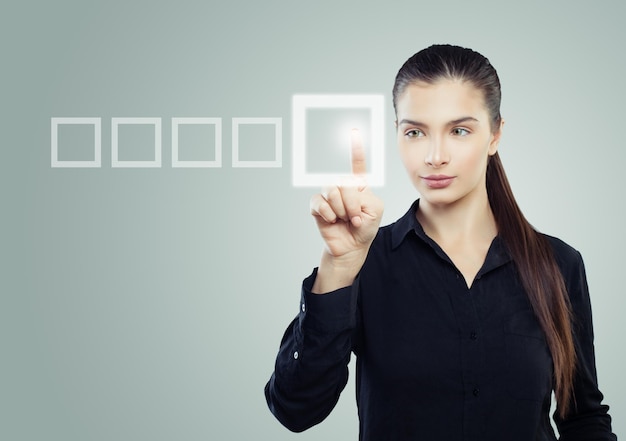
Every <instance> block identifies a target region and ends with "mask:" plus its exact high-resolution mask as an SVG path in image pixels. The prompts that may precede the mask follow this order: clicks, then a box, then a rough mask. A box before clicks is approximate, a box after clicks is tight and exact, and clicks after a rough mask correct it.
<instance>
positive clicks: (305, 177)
mask: <svg viewBox="0 0 626 441" xmlns="http://www.w3.org/2000/svg"><path fill="white" fill-rule="evenodd" d="M355 108H358V109H368V110H369V113H370V127H369V129H370V133H371V138H370V143H369V144H370V155H369V157H370V162H369V164H368V168H369V170H370V172H368V173H367V174H366V176H365V177H366V179H367V182H368V185H370V186H372V187H382V186H383V185H384V182H385V149H384V108H385V97H384V95H293V97H292V159H293V176H292V184H293V186H294V187H323V186H325V185H332V184H335V183H337V182H338V181H339V180H340V179H341V178H342V176H341V175H338V174H335V173H309V172H307V166H306V156H307V155H306V151H307V145H306V140H307V134H306V111H307V110H308V109H355ZM346 135H347V136H349V133H347V134H346ZM346 148H349V146H346Z"/></svg>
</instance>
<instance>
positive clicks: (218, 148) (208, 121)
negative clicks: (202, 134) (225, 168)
mask: <svg viewBox="0 0 626 441" xmlns="http://www.w3.org/2000/svg"><path fill="white" fill-rule="evenodd" d="M181 124H189V125H214V126H215V159H214V160H213V161H204V160H200V161H181V160H180V159H178V126H179V125H181ZM221 166H222V118H172V167H205V168H211V167H214V168H220V167H221Z"/></svg>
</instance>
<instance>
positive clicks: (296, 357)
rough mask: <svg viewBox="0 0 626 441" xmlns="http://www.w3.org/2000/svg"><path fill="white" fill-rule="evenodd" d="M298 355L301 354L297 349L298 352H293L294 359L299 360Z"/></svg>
mask: <svg viewBox="0 0 626 441" xmlns="http://www.w3.org/2000/svg"><path fill="white" fill-rule="evenodd" d="M298 356H299V354H298V351H296V352H294V353H293V359H294V360H297V359H298Z"/></svg>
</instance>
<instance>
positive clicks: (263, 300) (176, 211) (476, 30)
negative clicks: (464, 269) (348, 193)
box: [0, 0, 626, 441]
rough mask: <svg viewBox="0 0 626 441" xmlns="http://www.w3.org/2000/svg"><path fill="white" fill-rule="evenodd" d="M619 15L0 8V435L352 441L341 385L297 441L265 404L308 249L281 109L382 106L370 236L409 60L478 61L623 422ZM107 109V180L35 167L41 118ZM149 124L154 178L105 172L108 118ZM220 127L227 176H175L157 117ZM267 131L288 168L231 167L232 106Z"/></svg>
mask: <svg viewBox="0 0 626 441" xmlns="http://www.w3.org/2000/svg"><path fill="white" fill-rule="evenodd" d="M624 12H626V11H625V7H624V6H623V3H622V2H619V1H617V0H615V1H601V0H600V1H593V2H592V1H580V0H578V1H573V2H572V1H570V2H566V1H545V2H532V1H530V2H526V1H525V2H521V1H518V2H510V3H505V2H501V1H489V2H466V1H455V2H434V1H432V2H419V1H412V2H387V3H386V4H384V5H383V4H382V2H381V3H375V4H368V3H364V2H362V1H359V2H316V3H315V4H314V3H311V2H303V1H281V2H277V1H264V2H254V1H245V2H236V1H234V2H229V3H228V4H226V3H217V2H206V1H205V2H177V3H176V4H175V3H174V2H171V3H170V4H169V5H164V4H158V5H157V4H156V3H154V2H148V1H144V2H130V4H126V3H125V2H119V1H111V2H106V3H105V2H97V3H95V2H78V1H75V2H67V1H64V2H59V1H57V2H43V1H38V2H19V3H18V2H15V1H5V2H3V4H2V7H1V8H0V47H1V50H0V54H1V60H2V61H1V66H2V69H1V73H0V78H1V81H0V100H1V101H0V134H1V136H2V148H1V150H0V155H1V156H0V158H1V159H0V167H1V172H0V196H1V199H0V200H1V203H2V217H1V219H2V220H1V222H2V228H1V229H0V272H1V274H0V357H1V358H0V439H2V440H7V441H13V440H20V441H21V440H29V441H30V440H33V441H34V440H47V441H50V440H59V441H60V440H64V441H79V440H80V441H83V440H97V441H99V440H102V441H105V440H107V441H110V440H151V441H157V440H174V439H176V440H189V441H191V440H218V439H219V440H245V439H267V440H289V439H300V440H313V439H315V440H320V439H333V440H335V439H342V440H348V439H357V432H358V420H357V417H356V408H355V404H354V386H353V384H352V381H351V382H350V383H349V385H348V387H347V389H346V391H345V392H344V395H343V396H342V398H341V400H340V402H339V404H338V406H337V408H336V409H335V411H334V412H333V413H332V414H331V416H330V417H329V418H328V419H327V420H326V421H325V422H324V423H323V424H321V425H320V426H317V427H315V428H313V429H311V430H310V431H308V432H307V433H304V434H302V435H294V434H291V433H290V432H288V431H287V430H286V429H284V428H282V427H281V426H280V425H279V423H278V422H277V421H275V420H274V418H273V417H272V415H271V414H270V413H269V411H268V410H267V408H266V405H265V400H264V397H263V386H264V384H265V382H266V380H267V379H268V378H269V376H270V374H271V371H272V367H273V362H274V357H275V355H276V352H277V349H278V344H279V341H280V338H281V336H282V333H283V330H284V328H285V327H286V325H287V324H288V322H289V321H290V320H291V318H292V317H293V316H294V315H295V314H296V313H297V311H298V300H299V286H300V282H301V279H302V278H303V277H304V276H306V275H308V273H309V272H310V270H311V268H312V267H313V266H315V265H316V264H317V260H318V257H319V255H320V251H321V240H320V239H319V237H318V234H317V232H316V229H315V227H314V224H313V221H312V220H311V219H310V216H309V214H308V200H309V197H310V195H311V193H312V192H313V191H314V190H313V189H294V188H292V186H291V167H290V160H291V152H290V134H291V123H290V121H291V117H290V114H291V102H290V100H291V96H292V94H294V93H382V94H385V95H386V97H387V108H386V116H387V119H388V124H387V128H388V130H387V133H386V140H387V148H386V152H387V153H386V185H385V187H383V188H380V189H378V190H377V192H378V194H379V195H380V196H381V197H382V198H383V199H384V200H385V203H386V212H385V218H384V221H383V222H384V223H389V222H391V221H393V220H395V219H396V218H397V217H399V216H400V215H402V214H403V213H404V212H405V210H406V209H407V208H408V206H409V204H410V203H411V202H412V201H413V199H414V198H416V196H417V195H416V193H415V190H414V189H413V187H412V186H411V184H410V182H409V180H408V178H407V177H406V175H405V173H404V169H403V168H402V165H401V163H400V161H399V158H398V155H397V153H396V149H395V138H394V132H393V115H392V108H391V96H390V90H391V87H392V83H393V78H394V75H395V73H396V72H397V69H398V68H399V67H400V65H401V64H402V63H403V62H404V60H405V59H406V58H408V57H409V56H410V55H412V54H413V53H414V52H415V51H417V50H418V49H421V48H422V47H425V46H427V45H430V44H432V43H439V42H450V43H456V44H461V45H464V46H469V47H472V48H474V49H476V50H478V51H480V52H482V53H484V54H485V55H487V56H488V57H489V58H490V60H491V61H492V63H493V64H494V65H495V66H496V68H497V69H498V72H499V74H500V77H501V80H502V83H503V105H502V111H503V115H504V117H505V119H506V120H507V123H506V126H505V132H504V137H503V140H502V143H501V147H500V151H501V154H502V157H503V161H504V164H505V167H506V168H507V171H508V174H509V177H510V180H511V181H512V185H513V188H514V190H515V193H516V196H517V198H518V201H519V203H520V204H521V206H522V208H523V209H524V211H525V213H526V215H527V217H528V218H529V219H530V220H531V222H532V223H533V224H534V225H535V226H536V227H538V228H539V229H540V230H542V231H544V232H547V233H549V234H552V235H556V236H559V237H561V238H562V239H564V240H565V241H567V242H569V243H570V244H571V245H573V246H574V247H576V248H577V249H578V250H580V251H581V252H582V254H583V256H584V258H585V262H586V265H587V271H588V277H589V284H590V288H591V293H592V301H593V307H594V313H595V331H596V352H597V364H598V371H599V377H600V385H601V388H602V390H603V391H604V392H605V395H606V401H607V403H609V404H610V405H611V406H612V414H613V417H614V430H615V431H616V432H617V433H620V432H622V433H623V432H624V428H625V427H626V423H625V419H626V382H625V381H624V378H623V372H624V370H625V369H624V368H625V366H624V335H626V320H624V312H625V310H626V308H625V306H626V300H625V297H624V293H623V285H624V282H623V278H624V263H623V252H624V249H625V248H626V237H625V235H624V232H623V231H624V230H623V228H624V227H623V226H624V222H625V219H624V216H625V214H624V210H623V208H622V204H623V195H622V191H623V188H624V185H623V177H624V173H623V172H624V168H625V166H626V150H625V149H624V146H623V144H624V127H623V126H624V109H625V105H626V86H625V83H624V78H626V58H625V57H624V55H623V43H624V42H625V41H626V28H625V27H624V22H623V17H624ZM66 116H86V117H89V116H98V117H102V123H103V126H102V164H103V165H102V167H101V168H99V169H87V168H83V169H60V168H51V166H50V118H51V117H66ZM132 116H136V117H153V116H157V117H161V118H162V124H163V166H162V167H161V168H158V169H136V168H135V169H113V168H111V166H110V164H111V147H110V145H111V139H110V138H111V135H110V133H111V132H110V130H111V128H110V121H111V117H132ZM184 116H189V117H200V116H204V117H222V118H223V123H224V126H223V134H224V141H223V145H224V150H223V158H224V165H223V167H222V168H219V169H174V168H172V167H171V160H170V144H171V143H170V140H169V139H170V138H169V137H170V133H171V129H170V126H169V124H170V120H171V118H172V117H184ZM249 116H254V117H281V118H283V140H284V146H283V154H284V157H283V167H282V168H268V169H234V168H232V166H231V165H230V152H231V148H230V139H231V135H230V127H231V125H230V119H231V118H232V117H249Z"/></svg>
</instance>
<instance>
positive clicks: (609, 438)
mask: <svg viewBox="0 0 626 441" xmlns="http://www.w3.org/2000/svg"><path fill="white" fill-rule="evenodd" d="M561 246H562V245H561ZM569 254H570V256H571V257H572V258H571V259H568V260H570V263H569V264H567V265H565V268H563V269H564V272H563V275H564V278H565V283H566V285H567V289H568V293H569V297H570V301H571V305H572V312H573V332H574V344H575V347H576V357H577V359H576V373H575V377H574V395H573V402H572V405H571V409H572V410H571V411H570V414H569V416H567V417H566V418H565V419H562V418H559V417H558V415H555V417H554V418H555V422H556V424H557V427H558V429H559V433H560V435H561V438H560V440H561V441H588V440H598V441H600V440H602V441H605V440H606V441H615V440H617V437H616V436H615V434H613V432H612V429H611V417H610V415H609V414H608V409H609V407H608V406H607V405H605V404H602V400H603V398H604V397H603V395H602V393H601V392H600V390H599V388H598V380H597V375H596V362H595V353H594V345H593V321H592V315H591V301H590V298H589V289H588V286H587V277H586V274H585V267H584V264H583V260H582V257H581V255H580V253H578V252H577V251H574V250H571V251H570V253H569ZM562 267H563V266H562Z"/></svg>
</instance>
